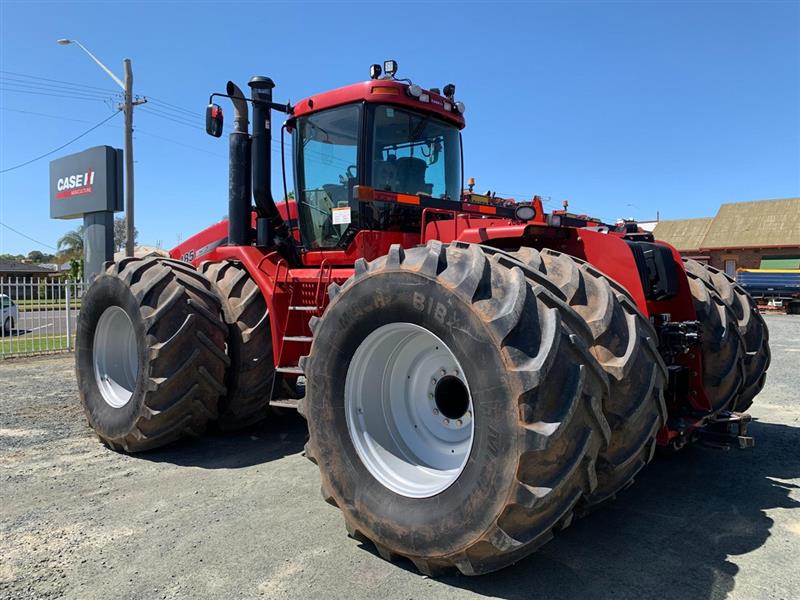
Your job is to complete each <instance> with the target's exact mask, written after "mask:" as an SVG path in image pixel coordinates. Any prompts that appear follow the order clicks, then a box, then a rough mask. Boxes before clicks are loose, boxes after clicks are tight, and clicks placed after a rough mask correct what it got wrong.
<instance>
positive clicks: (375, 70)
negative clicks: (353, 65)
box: [369, 65, 381, 79]
mask: <svg viewBox="0 0 800 600" xmlns="http://www.w3.org/2000/svg"><path fill="white" fill-rule="evenodd" d="M380 76H381V66H380V65H370V67H369V78H370V79H377V78H378V77H380Z"/></svg>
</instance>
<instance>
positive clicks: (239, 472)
mask: <svg viewBox="0 0 800 600" xmlns="http://www.w3.org/2000/svg"><path fill="white" fill-rule="evenodd" d="M767 322H768V324H769V327H770V332H771V335H772V352H773V361H772V367H771V368H770V371H769V376H768V382H767V386H766V388H765V389H764V391H763V392H762V394H761V395H760V396H759V397H758V398H757V399H756V404H755V406H754V407H753V410H752V414H753V416H754V417H755V419H756V421H755V422H754V423H753V424H752V425H751V432H752V435H754V436H755V438H756V447H755V448H754V449H752V450H746V451H721V450H714V449H711V448H704V447H694V448H689V449H687V450H685V451H683V452H681V453H679V454H678V455H676V456H674V457H671V458H668V459H660V460H657V461H656V462H655V463H653V464H652V465H651V466H650V467H649V468H648V469H646V470H645V472H644V473H642V474H641V475H640V477H639V478H638V479H637V482H636V484H635V485H634V486H633V487H632V488H630V489H629V490H627V491H625V492H623V493H622V494H620V497H619V498H618V499H617V501H616V502H614V503H611V504H610V505H609V506H608V507H607V508H604V509H601V510H598V511H596V512H595V513H593V514H592V515H590V516H589V517H587V518H585V519H582V520H580V521H577V522H575V523H574V524H573V525H572V526H571V527H570V528H568V529H567V530H565V531H564V532H562V533H561V534H560V535H558V536H557V537H556V539H555V540H554V541H553V542H551V543H549V544H547V545H546V546H545V547H544V548H543V549H542V550H541V551H539V552H538V553H537V554H535V555H533V556H531V557H529V558H528V559H525V560H523V561H522V562H520V563H518V564H517V565H515V566H514V567H511V568H509V569H506V570H504V571H501V572H499V573H495V574H492V575H488V576H484V577H480V578H467V577H456V578H452V579H446V580H440V581H434V580H431V579H428V578H426V577H423V576H421V575H419V574H418V573H417V572H416V571H414V570H413V569H412V568H411V566H410V565H409V564H403V563H399V564H394V565H393V564H390V563H386V562H384V561H383V560H381V559H380V558H378V557H377V555H376V554H375V553H374V552H373V551H372V549H371V548H368V547H364V546H362V545H360V544H359V543H358V542H356V541H354V540H352V539H350V538H348V537H347V536H346V535H345V532H344V527H343V524H342V520H341V518H340V516H339V514H338V511H337V510H336V509H335V508H333V507H331V506H328V505H327V504H325V503H324V502H323V501H322V499H321V498H320V494H319V476H318V473H317V468H316V467H315V466H314V465H312V464H311V463H310V462H308V461H307V460H306V459H304V458H303V457H301V456H300V452H301V450H302V447H303V443H304V441H305V435H306V434H305V425H304V422H303V421H302V419H299V418H298V417H297V416H295V415H289V416H286V417H283V418H281V419H280V420H278V421H275V422H273V423H271V424H269V425H267V426H264V427H261V428H258V429H254V430H252V431H249V432H246V433H242V434H237V435H219V434H215V435H208V436H206V437H204V438H202V439H200V440H197V441H193V442H185V443H181V444H178V445H173V446H170V447H168V448H167V449H164V450H161V451H154V452H150V453H145V454H140V455H135V456H125V455H122V454H116V453H114V452H111V451H109V450H107V449H105V448H104V447H103V446H102V445H100V443H99V442H97V440H96V439H95V438H94V437H93V436H92V434H91V432H90V431H89V429H88V428H87V426H86V423H85V420H84V418H83V414H82V412H81V410H80V407H79V405H78V401H77V393H76V388H75V376H74V372H73V358H72V356H61V357H57V358H44V359H38V360H37V359H27V360H13V361H5V362H0V390H1V391H0V597H3V598H62V597H66V598H101V597H102V598H226V599H227V598H252V597H265V598H303V599H307V598H323V597H324V598H347V599H359V598H404V599H405V598H476V597H497V598H507V599H522V598H526V599H527V598H636V599H638V598H643V597H658V598H680V599H681V600H686V599H692V598H699V599H705V598H714V599H716V598H726V597H732V598H743V599H744V598H747V599H751V598H798V597H800V569H798V568H797V566H798V562H797V560H798V559H797V557H798V556H800V511H798V510H797V509H798V507H800V489H799V488H798V485H800V402H798V399H797V390H798V388H800V317H796V316H794V317H792V316H784V315H775V316H768V317H767ZM792 565H794V567H792Z"/></svg>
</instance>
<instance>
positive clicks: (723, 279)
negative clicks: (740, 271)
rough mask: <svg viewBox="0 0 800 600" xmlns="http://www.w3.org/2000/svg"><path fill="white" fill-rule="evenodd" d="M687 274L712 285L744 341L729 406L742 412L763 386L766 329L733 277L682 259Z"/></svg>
mask: <svg viewBox="0 0 800 600" xmlns="http://www.w3.org/2000/svg"><path fill="white" fill-rule="evenodd" d="M683 265H684V268H685V269H686V272H687V274H689V273H691V275H692V276H693V277H699V278H700V279H702V280H703V281H704V282H705V283H706V284H707V285H709V286H712V287H713V288H714V290H715V291H716V293H717V294H718V295H719V297H720V299H721V300H722V302H723V303H724V304H725V306H727V307H728V309H730V311H731V313H732V315H733V317H734V318H735V320H736V326H737V328H738V330H739V334H740V335H741V338H742V342H743V343H744V353H743V355H742V362H743V365H742V369H743V372H744V373H743V377H744V380H743V382H742V389H741V391H740V392H739V393H738V395H737V396H736V397H735V398H734V399H733V401H732V404H731V409H732V410H736V411H739V412H744V411H746V410H747V409H749V408H750V407H751V406H752V405H753V399H754V398H755V397H756V395H758V393H759V392H760V391H761V390H762V389H763V387H764V383H765V382H766V378H767V369H768V368H769V363H770V360H771V355H770V349H769V330H768V329H767V324H766V323H765V322H764V317H762V316H761V313H760V312H759V310H758V306H757V305H756V303H755V301H754V300H753V298H752V297H751V296H750V294H748V293H747V292H746V291H745V290H744V288H742V286H740V285H739V284H738V283H736V280H734V279H732V278H731V277H729V276H728V275H727V274H726V273H724V272H723V271H720V270H719V269H716V268H714V267H712V266H711V265H706V264H703V263H700V262H697V261H696V260H692V259H690V258H684V259H683Z"/></svg>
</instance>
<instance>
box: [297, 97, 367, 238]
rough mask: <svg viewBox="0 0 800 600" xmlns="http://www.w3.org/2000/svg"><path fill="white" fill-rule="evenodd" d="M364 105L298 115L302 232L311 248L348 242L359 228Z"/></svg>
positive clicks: (299, 194)
mask: <svg viewBox="0 0 800 600" xmlns="http://www.w3.org/2000/svg"><path fill="white" fill-rule="evenodd" d="M360 116H361V108H360V107H359V106H355V105H351V106H343V107H341V108H334V109H331V110H326V111H323V112H320V113H316V114H312V115H309V116H308V117H303V118H301V119H298V123H297V135H296V136H295V157H296V161H297V165H298V168H297V191H298V194H297V200H298V210H299V211H300V213H301V215H300V223H301V235H302V239H303V244H304V245H305V246H306V248H308V249H321V248H336V247H341V246H343V245H345V243H346V240H347V236H346V234H347V233H349V232H351V231H354V230H356V229H357V228H358V202H357V201H355V200H354V199H353V187H354V186H355V185H356V182H357V178H358V173H357V164H358V139H359V135H358V133H359V126H360Z"/></svg>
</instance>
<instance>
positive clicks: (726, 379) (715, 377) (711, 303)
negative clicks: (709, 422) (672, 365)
mask: <svg viewBox="0 0 800 600" xmlns="http://www.w3.org/2000/svg"><path fill="white" fill-rule="evenodd" d="M689 263H694V264H689ZM686 264H687V266H686V267H685V270H686V276H687V278H688V280H689V290H690V291H691V294H692V301H693V303H694V310H695V313H696V315H697V320H698V321H699V322H700V354H701V356H702V361H703V390H704V392H705V395H706V397H707V398H708V401H709V403H710V405H711V410H712V411H713V412H719V411H722V410H734V408H735V406H736V403H737V399H738V398H739V395H740V393H741V392H742V385H743V384H744V379H745V378H744V340H743V339H742V335H741V334H740V333H739V328H738V324H737V320H736V315H734V313H733V311H732V310H731V308H730V307H729V306H728V305H726V304H725V302H724V301H723V300H722V297H721V296H720V294H719V291H718V290H717V288H716V286H715V285H714V284H713V283H712V282H711V281H709V277H708V274H707V272H706V271H705V269H704V268H703V267H702V266H701V265H699V263H697V262H695V261H692V260H688V261H686ZM695 265H697V266H695Z"/></svg>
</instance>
